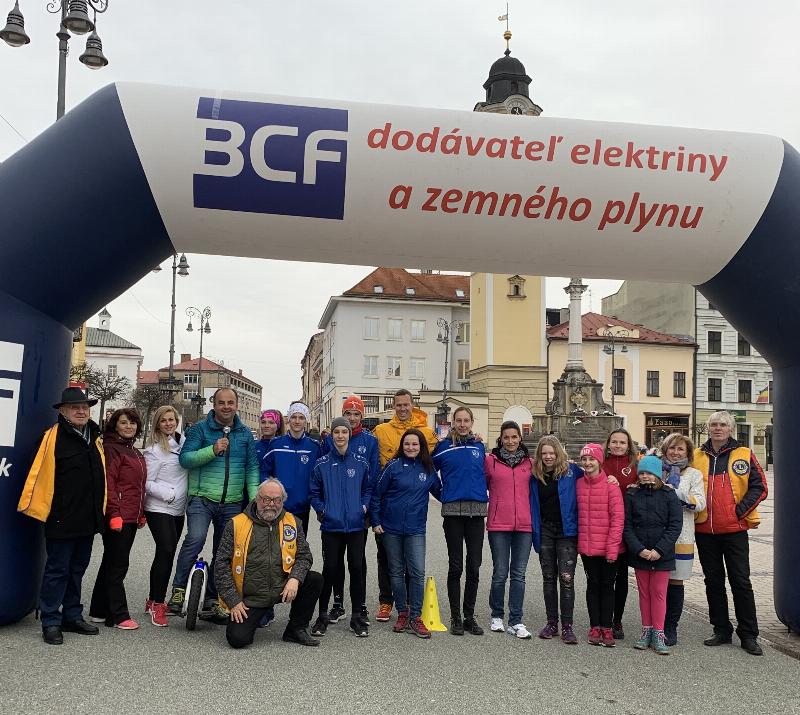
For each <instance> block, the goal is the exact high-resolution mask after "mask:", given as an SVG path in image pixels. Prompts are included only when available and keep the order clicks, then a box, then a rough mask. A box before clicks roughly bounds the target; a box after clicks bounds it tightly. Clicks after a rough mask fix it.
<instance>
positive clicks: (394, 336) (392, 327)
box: [386, 318, 403, 340]
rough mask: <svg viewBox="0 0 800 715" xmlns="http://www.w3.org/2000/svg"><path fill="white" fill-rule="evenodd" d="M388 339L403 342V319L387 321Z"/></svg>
mask: <svg viewBox="0 0 800 715" xmlns="http://www.w3.org/2000/svg"><path fill="white" fill-rule="evenodd" d="M387 322H388V325H387V329H386V339H387V340H402V339H403V319H402V318H389V320H388V321H387Z"/></svg>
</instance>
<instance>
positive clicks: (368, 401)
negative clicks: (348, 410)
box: [361, 395, 380, 415]
mask: <svg viewBox="0 0 800 715" xmlns="http://www.w3.org/2000/svg"><path fill="white" fill-rule="evenodd" d="M361 401H362V402H363V403H364V412H365V413H366V414H368V415H369V414H374V413H376V412H378V411H379V410H380V397H379V396H378V395H361Z"/></svg>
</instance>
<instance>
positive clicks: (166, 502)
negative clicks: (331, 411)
mask: <svg viewBox="0 0 800 715" xmlns="http://www.w3.org/2000/svg"><path fill="white" fill-rule="evenodd" d="M94 402H95V401H93V400H90V399H88V397H87V395H86V394H85V393H84V392H83V391H82V390H80V389H79V388H74V387H72V388H68V389H67V390H65V391H64V394H63V396H62V400H61V402H59V403H58V404H56V405H55V406H54V407H55V408H56V409H58V411H59V416H58V421H57V423H56V425H54V426H53V427H52V428H51V429H49V430H48V431H47V432H46V433H45V434H44V435H43V437H42V439H41V441H40V443H39V445H38V448H37V452H36V456H35V459H34V462H33V466H32V467H31V470H30V473H29V475H28V479H27V480H26V483H25V487H24V489H23V493H22V496H21V498H20V503H19V509H20V511H22V512H23V513H25V514H27V515H29V516H31V517H33V518H35V519H38V520H39V521H42V522H44V529H45V541H46V547H47V561H46V564H45V569H44V574H43V578H42V587H41V596H40V611H41V619H42V620H41V623H42V629H43V638H44V640H45V642H47V643H50V644H60V643H62V642H63V633H64V632H68V633H78V634H84V635H92V634H97V633H98V632H99V630H98V628H97V626H96V625H94V624H93V622H94V623H105V624H106V625H107V626H113V627H116V628H120V629H123V630H135V629H136V628H138V627H139V624H138V623H137V622H136V621H135V620H134V619H133V618H132V616H131V613H130V611H129V608H128V603H127V599H126V594H125V587H124V580H125V576H126V574H127V570H128V563H129V557H130V552H131V548H132V546H133V543H134V540H135V538H136V535H137V533H138V530H139V529H141V528H143V527H145V526H147V527H148V528H149V530H150V532H151V534H152V537H153V539H154V541H155V546H156V549H155V556H154V559H153V563H152V566H151V569H150V584H149V594H148V598H147V601H146V604H145V612H146V613H147V614H148V615H149V616H150V618H151V621H152V623H153V624H154V625H156V626H162V627H163V626H167V625H168V622H169V621H168V614H170V613H180V612H181V611H182V609H183V605H184V599H185V597H186V583H187V580H188V577H189V573H190V570H191V568H192V566H193V564H194V563H195V561H196V559H197V557H198V555H199V554H200V552H201V550H202V548H203V547H204V545H205V541H206V538H207V536H208V530H209V527H210V525H211V524H213V525H214V535H213V558H212V562H211V574H212V575H213V578H211V579H209V583H208V586H207V589H206V603H205V604H204V607H205V609H206V611H207V613H208V614H209V618H211V619H212V620H214V621H215V622H218V623H222V624H225V625H226V637H227V640H228V642H229V644H230V645H231V646H232V647H234V648H241V647H244V646H247V645H249V644H251V643H252V642H253V639H254V637H255V633H256V631H257V629H258V628H259V627H263V626H266V625H268V624H269V623H270V622H271V621H272V619H273V618H274V607H275V606H276V605H277V604H279V603H288V604H290V605H291V610H290V613H289V621H288V625H287V627H286V629H285V630H284V633H283V639H284V640H285V641H288V642H294V643H299V644H303V645H308V646H317V645H319V643H320V639H321V638H322V637H323V636H325V634H326V633H327V631H328V628H329V627H330V626H331V625H332V624H335V623H337V622H339V621H340V620H341V619H342V618H343V617H345V616H346V613H347V610H346V608H345V588H344V586H345V576H346V574H349V594H348V595H349V606H350V619H349V628H350V630H351V631H352V632H353V633H354V634H355V636H357V637H366V636H368V635H369V628H370V612H369V610H368V608H367V605H366V600H367V599H366V593H367V586H366V584H367V560H366V556H365V547H366V542H367V538H368V535H369V530H370V529H371V530H372V531H373V534H374V538H375V542H376V547H377V564H376V566H377V581H378V591H379V596H378V600H379V603H378V610H377V613H376V614H375V619H376V620H377V621H379V622H386V621H389V620H391V619H392V616H393V612H395V614H396V618H395V622H394V624H393V630H394V631H395V632H398V633H402V632H409V633H412V634H414V635H416V636H418V637H420V638H424V639H427V638H430V637H431V633H430V631H429V630H428V628H427V627H426V624H425V622H424V621H423V618H422V601H423V592H424V581H425V552H426V532H427V527H428V505H429V501H430V498H429V497H430V495H433V497H434V498H435V499H437V500H438V501H439V502H441V515H442V527H443V532H444V537H445V542H446V545H447V553H448V573H447V596H448V601H449V606H450V629H449V631H450V633H451V634H453V635H456V636H463V635H465V634H466V633H469V634H472V635H476V636H480V635H483V633H484V631H483V628H482V626H481V625H480V623H479V620H478V617H477V614H476V607H477V604H476V601H477V593H478V586H479V577H480V568H481V560H482V554H483V545H484V534H488V541H489V548H490V552H491V556H492V578H491V586H490V592H489V608H490V618H491V621H490V625H489V628H490V630H491V631H496V632H506V633H508V634H509V635H511V636H514V637H516V638H520V639H529V638H531V637H532V634H531V632H530V631H529V630H528V628H527V627H526V625H525V623H524V621H523V607H524V598H525V575H526V571H527V567H528V561H529V557H530V554H531V550H532V549H533V550H534V551H536V553H537V554H538V556H539V563H540V567H541V572H542V590H543V597H544V605H545V612H546V623H545V624H544V625H543V627H542V628H541V629H540V630H539V631H538V636H539V637H540V638H542V639H545V640H550V639H553V638H556V637H560V639H561V641H562V642H563V643H564V644H567V645H574V644H577V643H578V637H577V636H576V634H575V631H574V628H573V624H574V604H575V586H574V578H575V569H576V565H577V561H578V555H580V557H581V561H582V563H583V567H584V571H585V575H586V603H587V611H588V616H589V625H590V630H589V633H588V636H587V640H588V642H589V643H590V644H593V645H601V646H606V647H612V646H614V645H615V644H616V642H617V641H619V640H622V639H623V638H624V637H625V634H624V631H623V627H622V617H623V613H624V609H625V603H626V600H627V593H628V569H629V567H632V568H633V569H634V572H635V576H636V582H637V587H638V591H639V605H640V613H641V620H642V632H641V635H640V637H639V638H638V639H637V640H636V641H635V643H634V647H635V648H639V649H647V648H651V647H652V648H653V650H655V652H656V653H659V654H667V653H669V646H672V645H675V644H676V643H677V641H678V623H679V620H680V615H681V612H682V610H683V582H684V581H685V580H686V579H688V578H690V577H691V573H692V562H693V555H694V545H695V542H696V543H697V547H698V553H699V557H700V563H701V566H702V568H703V572H704V575H705V582H706V593H707V597H708V603H709V619H710V621H711V624H712V626H713V628H714V634H713V635H712V637H710V638H709V639H707V640H706V641H704V642H705V644H706V645H708V646H717V645H721V644H725V643H730V642H731V639H732V633H733V626H732V624H731V621H730V618H729V615H728V601H727V593H726V588H725V577H726V573H727V577H728V580H729V582H730V587H731V591H732V594H733V599H734V606H735V610H736V618H737V623H738V626H737V635H738V636H739V639H740V641H741V645H742V647H743V648H744V649H745V650H746V651H747V652H748V653H751V654H754V655H760V654H761V648H760V646H759V644H758V641H757V637H758V623H757V618H756V609H755V600H754V597H753V591H752V587H751V584H750V579H749V553H748V536H747V531H748V529H750V528H753V527H755V526H757V525H758V513H757V510H756V507H757V505H758V503H759V502H760V501H762V500H763V499H764V498H765V497H766V494H767V485H766V479H765V477H764V473H763V471H762V469H761V467H760V465H759V464H758V461H757V460H756V458H755V456H754V455H753V453H752V451H751V450H750V449H748V448H747V447H743V446H740V445H739V444H738V443H737V442H736V441H735V440H733V438H732V436H731V434H732V430H733V428H734V422H733V418H732V416H731V415H730V414H729V413H727V412H718V413H714V414H712V415H711V417H710V418H709V420H708V429H709V440H708V441H707V442H706V443H705V444H703V445H702V446H701V447H700V448H699V449H695V448H694V445H693V443H692V441H691V440H690V439H689V438H688V437H687V436H685V435H681V434H677V433H676V434H672V435H670V436H669V437H667V438H666V439H665V440H664V443H663V444H662V445H661V448H660V452H659V455H655V454H652V455H647V456H644V457H642V458H639V454H638V450H637V448H636V445H635V443H634V441H633V439H632V438H631V435H630V434H629V433H628V432H627V431H626V430H624V429H618V430H615V431H614V432H612V433H611V434H610V435H609V437H608V439H607V440H606V444H605V445H600V444H587V445H585V446H584V447H583V448H582V449H581V451H580V459H579V464H576V463H573V462H571V461H570V460H569V458H568V456H567V453H566V451H565V449H564V447H563V446H562V445H561V443H560V442H559V440H558V439H557V438H556V437H555V436H552V435H548V436H544V437H542V438H541V439H540V440H539V443H538V444H537V446H536V449H535V452H534V453H533V454H530V453H529V451H528V449H527V447H526V446H525V444H524V443H523V439H522V437H523V435H522V432H521V430H520V427H519V425H518V424H516V423H515V422H504V423H503V424H502V425H501V428H500V434H499V436H498V437H497V440H496V446H495V447H494V448H492V449H491V450H490V451H489V453H488V454H487V453H486V446H485V443H484V439H483V437H482V436H480V435H477V434H475V432H474V430H473V428H474V417H473V414H472V412H471V411H470V410H469V408H467V407H459V408H457V409H456V410H455V412H454V413H453V415H452V423H451V425H452V426H451V429H450V432H449V434H448V436H447V437H445V438H444V439H442V440H437V438H436V435H435V433H434V432H433V430H432V429H431V428H430V427H429V426H428V424H427V415H426V414H425V413H424V412H422V411H420V410H418V409H416V408H415V407H414V405H413V399H412V395H411V393H410V392H409V391H408V390H398V392H397V393H396V394H395V396H394V415H393V416H392V418H391V419H390V420H389V421H388V422H385V423H382V424H379V425H377V426H376V427H375V429H374V430H373V431H372V433H370V432H369V431H368V430H366V429H364V427H363V426H362V419H363V417H364V412H365V410H364V405H363V403H362V401H361V400H360V399H359V398H358V397H355V396H351V397H349V398H347V399H346V400H345V401H344V403H343V406H342V416H341V417H337V418H335V419H334V420H333V421H332V423H331V425H330V431H329V434H328V435H327V436H325V437H324V439H323V440H322V441H321V442H317V441H316V440H314V439H312V438H311V437H310V436H309V435H308V433H307V428H308V424H309V422H310V414H309V410H308V407H307V406H306V405H304V404H303V403H300V402H296V403H293V404H292V405H291V406H290V408H289V410H288V413H287V415H286V420H285V422H284V416H283V414H282V413H281V411H280V410H265V411H264V412H263V413H262V415H261V432H262V434H261V438H260V439H258V440H255V439H254V438H253V436H252V434H251V432H250V430H249V429H248V428H247V427H246V426H245V425H244V423H243V422H242V421H241V420H240V419H239V417H238V415H237V408H238V396H237V394H236V392H235V390H233V389H232V388H220V389H219V390H217V392H216V393H215V394H214V396H213V398H212V406H213V409H212V410H211V411H210V412H209V414H208V416H207V417H206V419H204V420H203V421H201V422H199V423H197V424H196V425H194V426H193V427H192V428H191V429H190V430H189V431H188V434H186V435H183V434H180V433H179V432H178V431H177V430H178V427H179V419H178V415H177V413H176V411H175V410H174V408H173V407H171V406H165V407H161V408H159V409H158V410H157V411H156V413H155V415H154V416H153V425H152V430H151V434H150V439H149V444H148V445H147V447H146V448H145V449H144V451H143V453H141V452H140V451H139V450H138V449H137V448H136V447H135V446H134V443H135V441H136V439H137V438H138V437H139V435H140V433H141V431H142V428H143V424H142V419H141V417H140V416H139V414H138V413H137V412H136V411H135V410H133V409H129V408H125V409H121V410H117V411H116V412H114V414H113V415H111V417H110V418H109V420H108V422H107V424H106V426H105V431H104V433H103V435H102V438H101V437H100V434H99V428H98V427H97V425H96V424H94V423H93V422H92V421H91V420H90V419H89V408H90V407H91V405H92V404H94ZM312 510H313V511H314V514H315V515H316V519H317V521H318V523H319V530H320V537H321V542H322V561H323V565H322V569H321V573H319V572H317V571H314V570H312V565H313V557H312V553H311V549H310V547H309V545H308V542H307V535H308V532H309V528H310V527H309V522H310V516H311V511H312ZM184 524H185V525H186V535H185V536H184V538H183V543H182V544H181V548H180V551H178V544H179V540H180V536H181V534H182V532H183V528H184ZM96 533H102V538H103V547H104V551H103V558H102V562H101V565H100V568H99V571H98V574H97V579H96V582H95V585H94V590H93V593H92V598H91V603H90V607H89V613H88V621H89V622H87V621H86V620H84V618H83V607H82V605H81V600H80V595H81V582H82V578H83V574H84V572H85V570H86V568H87V566H88V563H89V559H90V556H91V549H92V542H93V537H94V535H95V534H96ZM176 553H177V559H176ZM173 563H174V576H173V581H172V590H171V593H170V594H169V598H168V597H167V591H168V585H169V577H170V575H171V574H172V570H173ZM345 564H346V566H345ZM462 577H463V593H462ZM509 582H510V583H509ZM507 584H508V598H507V599H506V587H507ZM331 601H332V603H331ZM506 606H507V612H508V618H507V619H506ZM315 610H316V611H317V617H316V619H314V612H315ZM312 619H313V625H311V626H310V628H309V624H310V623H311V621H312Z"/></svg>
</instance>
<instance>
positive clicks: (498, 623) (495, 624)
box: [489, 618, 506, 633]
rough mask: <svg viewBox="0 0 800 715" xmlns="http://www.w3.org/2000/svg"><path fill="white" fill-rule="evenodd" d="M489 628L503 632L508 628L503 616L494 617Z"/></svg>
mask: <svg viewBox="0 0 800 715" xmlns="http://www.w3.org/2000/svg"><path fill="white" fill-rule="evenodd" d="M489 628H490V629H491V630H493V631H494V632H495V633H503V632H504V631H505V630H506V627H505V626H504V625H503V619H502V618H492V623H491V625H490V626H489Z"/></svg>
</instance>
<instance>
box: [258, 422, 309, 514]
mask: <svg viewBox="0 0 800 715" xmlns="http://www.w3.org/2000/svg"><path fill="white" fill-rule="evenodd" d="M319 456H320V448H319V442H317V441H316V440H313V439H311V437H309V436H308V435H307V434H304V435H303V436H302V437H300V439H295V438H294V437H292V435H290V434H285V435H283V436H282V437H276V438H275V439H273V440H272V442H271V443H270V445H269V449H268V450H267V453H266V454H265V455H264V458H263V459H262V460H261V461H262V463H263V464H264V467H263V469H261V481H264V480H265V479H267V478H268V477H275V479H279V480H280V482H281V484H283V488H284V489H285V490H286V493H287V494H288V498H287V499H286V502H285V504H284V505H283V506H284V508H285V509H286V511H288V512H290V513H292V514H295V515H299V514H305V513H306V512H307V511H308V509H309V500H308V489H309V485H310V483H311V471H312V470H313V469H314V465H315V464H316V463H317V460H318V459H319Z"/></svg>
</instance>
